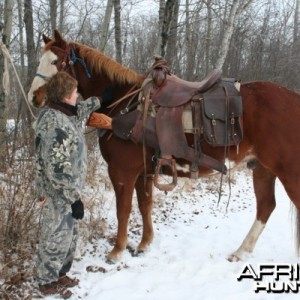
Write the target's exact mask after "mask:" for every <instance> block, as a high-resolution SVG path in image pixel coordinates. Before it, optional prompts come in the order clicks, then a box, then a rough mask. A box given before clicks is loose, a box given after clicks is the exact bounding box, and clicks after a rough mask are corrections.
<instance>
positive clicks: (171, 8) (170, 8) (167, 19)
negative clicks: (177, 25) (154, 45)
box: [160, 0, 180, 57]
mask: <svg viewBox="0 0 300 300" xmlns="http://www.w3.org/2000/svg"><path fill="white" fill-rule="evenodd" d="M179 2H180V0H167V3H166V7H165V11H164V21H163V25H162V30H161V45H160V49H161V50H160V53H161V56H163V57H164V56H165V55H166V48H167V44H168V40H169V37H170V34H171V24H172V22H173V19H174V18H176V16H177V17H178V14H177V15H176V7H177V5H179Z"/></svg>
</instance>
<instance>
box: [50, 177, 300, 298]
mask: <svg viewBox="0 0 300 300" xmlns="http://www.w3.org/2000/svg"><path fill="white" fill-rule="evenodd" d="M249 174H250V173H249V172H248V171H238V172H237V173H235V175H234V183H233V184H232V185H231V197H230V201H229V203H228V190H229V189H228V184H227V183H226V182H224V184H223V196H222V198H221V201H220V203H219V205H218V203H217V202H218V190H219V188H218V181H219V177H217V178H215V179H211V180H203V179H202V180H201V179H200V180H198V181H196V182H192V181H191V180H180V181H179V184H178V186H177V188H176V189H175V190H174V191H172V192H169V193H168V194H167V195H165V194H164V193H163V192H161V191H158V190H157V189H156V190H155V204H154V211H153V219H154V228H155V237H154V241H153V244H152V246H151V248H150V249H149V251H147V252H146V253H144V254H142V255H139V256H133V255H131V253H132V251H130V250H126V251H124V254H123V256H122V258H121V260H120V261H119V262H117V263H116V264H108V263H106V261H105V255H106V254H107V252H108V251H109V250H111V249H112V244H110V243H109V240H110V239H109V237H113V236H114V234H115V233H116V217H115V200H114V194H113V193H112V192H110V191H107V192H103V194H102V197H104V198H105V206H106V207H103V212H104V218H105V220H106V222H105V223H106V224H108V225H109V226H107V228H106V229H105V232H106V233H105V234H106V238H102V239H100V240H97V241H95V242H93V243H92V244H89V245H88V246H82V245H83V244H80V245H79V246H78V255H77V256H78V258H79V257H80V259H78V260H77V261H76V262H75V263H74V265H73V267H72V272H71V275H72V276H76V277H77V278H78V279H80V285H79V287H75V288H73V289H72V291H73V293H74V294H73V296H72V299H87V300H97V299H99V300H100V299H101V300H103V299H105V300H116V299H124V300H127V299H128V300H161V299H168V300H184V299H189V300H219V299H222V300H226V299H228V300H241V299H243V300H252V299H255V300H256V299H259V300H264V299H282V300H285V299H296V298H297V299H298V298H299V294H298V295H297V294H295V293H291V292H290V293H285V294H282V293H266V292H260V293H255V292H254V281H253V280H250V279H244V280H242V281H238V280H237V278H238V277H239V275H240V274H241V272H242V270H243V269H244V267H245V265H246V264H247V263H248V264H250V265H251V266H252V267H253V268H254V269H257V268H258V266H260V265H262V264H296V263H297V262H298V258H297V257H296V252H295V243H294V233H293V225H294V222H293V218H292V216H293V214H292V210H291V204H290V203H291V202H290V200H289V199H288V197H287V195H286V193H285V191H284V189H283V187H282V185H281V184H280V182H277V183H276V198H277V207H276V210H275V211H274V213H273V215H272V216H271V218H270V220H269V222H268V224H267V227H266V229H265V231H264V232H263V234H262V236H261V238H260V239H259V240H258V243H257V246H256V248H255V250H254V252H253V254H251V255H249V256H248V257H247V259H245V260H244V261H241V262H235V263H231V262H229V261H227V259H226V258H227V256H228V255H229V254H230V253H231V252H233V251H234V250H236V248H237V247H238V246H239V245H240V243H241V242H242V240H243V238H244V237H245V235H246V233H247V232H248V230H249V228H250V226H251V225H252V223H253V221H254V218H255V210H256V206H255V199H254V193H253V189H252V178H251V176H250V175H249ZM134 203H135V205H134V207H133V212H132V216H131V220H130V226H129V227H130V230H129V245H130V246H131V247H132V248H135V247H136V246H137V244H138V242H139V239H140V234H141V226H140V225H141V220H140V215H139V213H138V209H137V207H136V199H134ZM227 204H228V207H227ZM104 271H105V272H104ZM298 282H299V281H298ZM47 299H49V300H50V299H52V297H48V298H47Z"/></svg>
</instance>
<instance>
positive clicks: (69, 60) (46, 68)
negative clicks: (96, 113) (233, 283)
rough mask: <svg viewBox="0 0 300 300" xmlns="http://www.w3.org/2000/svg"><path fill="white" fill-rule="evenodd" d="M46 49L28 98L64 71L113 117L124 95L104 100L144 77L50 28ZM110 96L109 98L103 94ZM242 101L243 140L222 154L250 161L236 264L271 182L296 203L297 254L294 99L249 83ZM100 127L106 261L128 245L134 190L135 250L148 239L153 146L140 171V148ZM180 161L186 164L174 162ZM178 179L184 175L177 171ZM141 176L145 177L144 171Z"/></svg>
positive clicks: (271, 197)
mask: <svg viewBox="0 0 300 300" xmlns="http://www.w3.org/2000/svg"><path fill="white" fill-rule="evenodd" d="M43 38H44V42H45V47H44V49H43V56H42V58H41V61H40V65H39V67H38V70H37V74H36V77H35V79H34V80H33V82H32V86H31V89H30V92H29V98H30V99H31V100H32V101H33V103H35V105H36V106H40V105H41V102H42V100H41V99H42V97H41V95H40V94H39V93H40V91H41V89H42V86H43V85H44V84H45V81H47V78H48V77H51V76H52V75H53V74H55V73H56V72H58V71H61V70H64V71H68V72H70V73H71V74H73V76H74V77H75V78H76V79H77V80H78V91H79V92H80V93H81V95H82V96H83V98H84V99H86V98H88V97H90V96H92V95H93V96H100V95H102V96H103V97H104V99H106V101H104V104H103V107H102V108H101V112H102V113H106V114H109V113H110V114H111V115H112V116H114V115H118V114H119V113H120V111H121V110H122V109H123V108H124V107H125V106H126V105H127V103H128V101H129V99H126V100H124V101H122V102H121V103H120V104H119V105H118V106H116V107H115V108H114V109H113V110H112V111H111V109H108V108H107V102H108V103H110V101H109V98H111V99H119V97H121V96H124V95H125V94H126V93H128V92H129V91H131V88H132V87H139V86H141V83H142V82H143V80H144V76H143V75H139V74H137V73H135V72H134V71H132V70H130V69H128V68H125V67H124V66H122V65H120V64H119V63H117V62H116V61H114V60H112V59H111V58H109V57H107V56H105V55H104V54H102V53H100V52H99V51H97V50H95V49H93V48H90V47H88V46H85V45H82V44H79V43H76V42H72V41H70V42H67V41H65V40H64V39H63V38H62V37H61V36H60V34H59V33H58V32H57V31H55V33H54V39H50V38H48V37H46V36H44V37H43ZM107 95H109V97H108V96H107ZM241 96H242V99H243V124H244V138H243V140H242V142H241V143H240V145H239V151H236V147H229V150H228V151H227V159H228V160H230V161H233V162H235V163H240V162H241V161H242V160H244V159H245V158H249V157H253V158H255V159H256V161H257V164H256V167H255V168H254V170H253V184H254V191H255V195H256V201H257V213H256V218H255V220H254V224H253V226H252V227H251V229H250V231H249V233H248V234H247V235H246V237H245V239H244V241H243V243H242V244H241V246H240V247H239V248H238V249H237V250H236V251H235V252H233V253H232V254H231V255H230V256H229V258H228V259H229V260H231V261H237V260H240V259H242V257H243V256H244V255H245V254H246V253H249V252H252V251H253V249H254V247H255V244H256V242H257V239H258V237H259V236H260V234H261V233H262V231H263V229H264V227H265V225H266V223H267V221H268V219H269V217H270V215H271V213H272V211H273V210H274V208H275V205H276V203H275V179H276V178H279V180H280V181H281V182H282V184H283V186H284V187H285V190H286V191H287V194H288V195H289V197H290V199H291V201H292V202H293V203H294V205H295V206H296V208H297V224H296V226H297V250H298V251H299V240H300V237H299V231H300V230H299V229H300V218H299V215H300V214H299V211H300V189H299V188H298V186H299V183H300V169H299V167H298V164H299V163H300V158H299V156H298V153H299V152H300V138H298V136H297V130H298V128H300V96H299V95H298V94H296V93H294V92H292V91H290V90H288V89H286V88H284V87H282V86H279V85H278V84H275V83H272V82H267V81H252V82H246V83H242V84H241ZM110 134H111V132H106V133H105V134H104V135H103V136H100V138H99V143H100V149H101V153H102V155H103V157H104V159H105V160H106V162H107V164H108V173H109V176H110V179H111V181H112V184H113V187H114V190H115V194H116V204H117V218H118V233H117V240H116V245H115V246H114V248H113V250H112V251H111V252H110V253H109V254H108V256H107V257H108V259H110V260H116V259H118V258H119V256H120V254H121V253H122V251H123V250H124V249H125V248H126V246H127V226H128V219H129V215H130V212H131V206H132V196H133V192H134V189H135V190H136V193H137V199H138V205H139V209H140V212H141V215H142V219H143V235H142V240H141V242H140V244H139V246H138V249H137V251H144V250H146V249H147V247H148V246H149V244H150V243H151V242H152V239H153V227H152V219H151V209H152V188H153V176H151V174H153V170H152V168H151V158H152V155H153V151H152V150H151V149H147V152H146V153H147V158H146V159H147V164H146V166H147V170H146V172H145V170H144V168H145V167H144V162H143V150H142V148H143V147H142V146H141V145H139V144H134V143H133V142H130V141H124V140H121V139H119V138H117V137H115V136H114V135H112V136H111V138H108V136H109V135H110ZM201 146H202V151H203V152H204V153H206V154H208V155H209V156H211V157H213V158H214V159H216V160H219V161H222V160H223V159H224V157H223V156H224V148H223V147H212V146H210V145H209V144H207V143H206V142H205V141H202V144H201ZM181 162H182V163H183V164H184V163H186V162H184V161H181ZM180 170H181V171H178V175H179V176H188V175H187V173H184V172H183V171H182V170H183V169H182V168H180ZM210 173H212V170H210V169H208V168H203V167H201V168H199V174H200V175H204V174H210ZM145 174H148V175H149V176H146V177H145V176H144V175H145Z"/></svg>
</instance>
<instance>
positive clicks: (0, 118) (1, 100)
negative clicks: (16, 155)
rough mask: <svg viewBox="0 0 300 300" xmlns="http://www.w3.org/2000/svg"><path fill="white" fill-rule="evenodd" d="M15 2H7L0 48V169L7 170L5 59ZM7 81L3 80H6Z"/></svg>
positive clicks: (7, 81) (0, 30)
mask: <svg viewBox="0 0 300 300" xmlns="http://www.w3.org/2000/svg"><path fill="white" fill-rule="evenodd" d="M13 6H14V1H13V0H6V1H5V7H4V11H5V13H4V24H0V27H1V28H0V38H1V43H0V46H1V48H3V49H1V50H2V52H0V169H4V168H5V165H6V163H5V161H6V156H7V152H6V151H7V150H6V148H7V133H6V124H7V99H8V96H9V87H8V83H9V78H8V66H7V62H8V59H7V57H5V55H4V52H3V51H5V49H6V48H9V44H10V37H11V32H12V19H13ZM5 78H6V80H3V79H5Z"/></svg>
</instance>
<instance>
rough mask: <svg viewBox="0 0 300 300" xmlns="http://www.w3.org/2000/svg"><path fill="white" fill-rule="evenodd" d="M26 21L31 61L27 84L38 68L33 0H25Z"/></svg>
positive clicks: (27, 42)
mask: <svg viewBox="0 0 300 300" xmlns="http://www.w3.org/2000/svg"><path fill="white" fill-rule="evenodd" d="M24 23H25V31H26V44H27V58H28V61H29V62H30V68H28V70H27V84H26V87H28V86H29V83H31V82H32V80H33V77H34V74H35V71H36V68H37V60H36V56H35V45H34V38H33V17H32V1H31V0H24Z"/></svg>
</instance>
